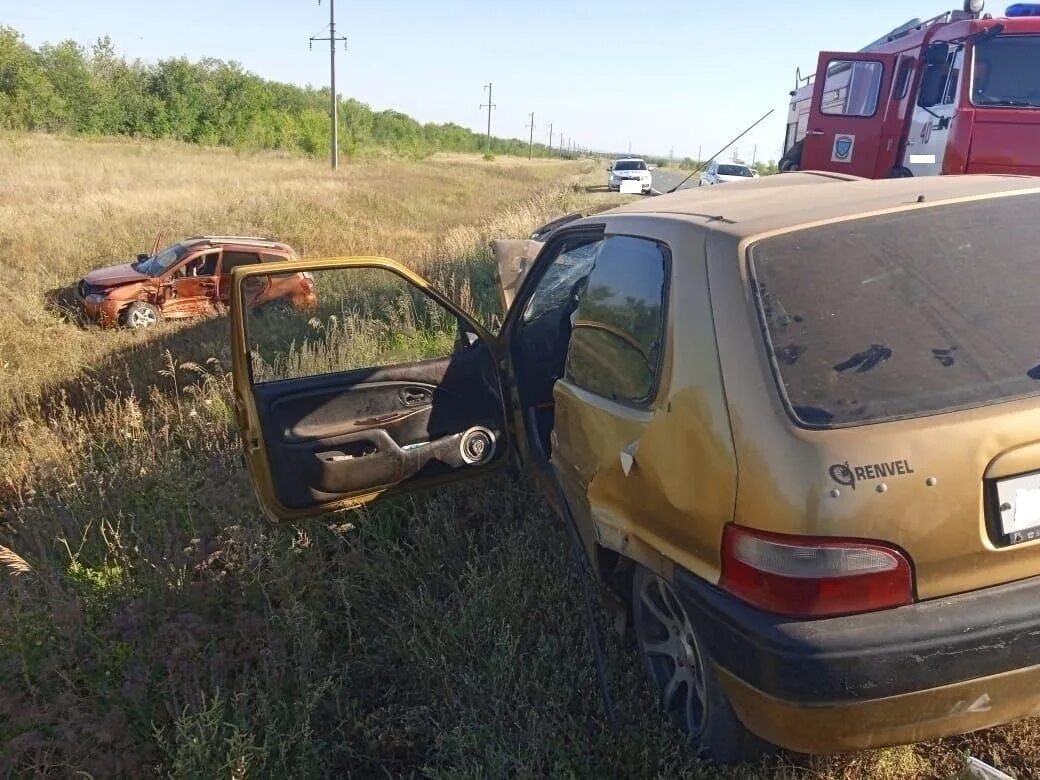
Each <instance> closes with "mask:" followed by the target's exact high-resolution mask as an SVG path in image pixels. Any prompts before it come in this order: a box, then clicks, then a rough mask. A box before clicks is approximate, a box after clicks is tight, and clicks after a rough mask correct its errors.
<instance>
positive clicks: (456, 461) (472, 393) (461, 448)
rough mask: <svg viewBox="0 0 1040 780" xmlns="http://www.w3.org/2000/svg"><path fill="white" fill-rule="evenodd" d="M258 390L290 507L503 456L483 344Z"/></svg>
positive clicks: (283, 497)
mask: <svg viewBox="0 0 1040 780" xmlns="http://www.w3.org/2000/svg"><path fill="white" fill-rule="evenodd" d="M254 394H255V399H256V404H257V412H258V414H259V415H260V418H261V422H262V425H263V430H264V431H265V432H266V436H265V446H266V448H267V455H268V458H269V460H270V464H271V473H272V475H273V477H274V486H275V490H276V492H277V494H278V498H279V501H280V502H281V503H282V504H283V505H284V506H286V507H289V508H302V507H306V506H312V505H314V504H315V503H320V502H328V501H333V500H336V499H337V498H343V497H347V496H350V495H352V494H359V493H368V492H372V491H376V490H382V489H386V488H390V487H393V486H395V485H398V484H401V483H405V482H407V481H409V480H411V479H416V478H422V479H426V478H431V477H438V476H443V475H446V474H448V473H450V472H451V471H453V470H455V469H462V468H472V467H474V466H482V465H486V464H487V463H490V462H491V461H492V460H494V459H495V458H496V457H498V456H500V455H501V453H502V452H503V451H504V448H502V447H499V446H498V444H499V442H500V441H501V438H502V436H503V420H502V405H501V401H500V389H499V387H498V381H497V379H496V374H495V367H494V356H493V355H492V353H491V351H490V350H489V349H488V347H487V345H485V344H484V343H483V342H477V343H475V344H472V345H470V346H467V347H465V348H463V349H461V350H459V351H456V352H455V353H454V354H452V355H449V356H447V357H442V358H436V359H432V360H426V361H420V362H416V363H409V364H404V365H398V366H387V367H383V368H370V369H358V370H353V371H346V372H342V373H336V374H324V375H320V376H313V377H307V378H304V379H293V380H284V381H276V382H266V383H262V384H257V385H255V386H254Z"/></svg>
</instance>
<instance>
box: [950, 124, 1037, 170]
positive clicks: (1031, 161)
mask: <svg viewBox="0 0 1040 780" xmlns="http://www.w3.org/2000/svg"><path fill="white" fill-rule="evenodd" d="M1038 134H1040V109H1037V108H985V109H983V108H977V109H976V110H975V122H974V125H973V127H972V132H971V150H970V152H969V153H968V170H967V172H968V173H1020V174H1025V175H1029V176H1036V175H1038V174H1040V144H1038V143H1037V142H1036V139H1037V137H1038Z"/></svg>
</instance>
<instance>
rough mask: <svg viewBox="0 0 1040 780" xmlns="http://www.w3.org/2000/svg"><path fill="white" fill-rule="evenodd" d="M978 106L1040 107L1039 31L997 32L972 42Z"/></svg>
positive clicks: (973, 87) (973, 94)
mask: <svg viewBox="0 0 1040 780" xmlns="http://www.w3.org/2000/svg"><path fill="white" fill-rule="evenodd" d="M971 99H972V102H973V103H975V105H978V106H1010V107H1018V108H1040V35H998V36H997V37H995V38H991V39H990V40H987V41H982V42H981V43H979V44H976V46H975V68H974V76H973V79H972V88H971Z"/></svg>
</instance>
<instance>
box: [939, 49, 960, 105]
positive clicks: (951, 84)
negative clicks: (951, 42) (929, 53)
mask: <svg viewBox="0 0 1040 780" xmlns="http://www.w3.org/2000/svg"><path fill="white" fill-rule="evenodd" d="M963 59H964V52H963V51H957V52H955V53H954V52H951V54H950V59H949V61H948V64H947V68H948V71H947V76H946V88H945V89H944V90H943V98H942V104H943V105H944V106H952V105H953V104H954V103H956V102H957V86H958V85H959V84H960V77H961V63H962V62H963Z"/></svg>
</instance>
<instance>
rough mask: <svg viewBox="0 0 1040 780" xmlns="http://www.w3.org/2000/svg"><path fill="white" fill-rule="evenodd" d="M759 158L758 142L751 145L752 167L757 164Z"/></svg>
mask: <svg viewBox="0 0 1040 780" xmlns="http://www.w3.org/2000/svg"><path fill="white" fill-rule="evenodd" d="M757 160H758V144H755V145H754V146H753V147H751V167H754V166H755V162H756V161H757Z"/></svg>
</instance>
